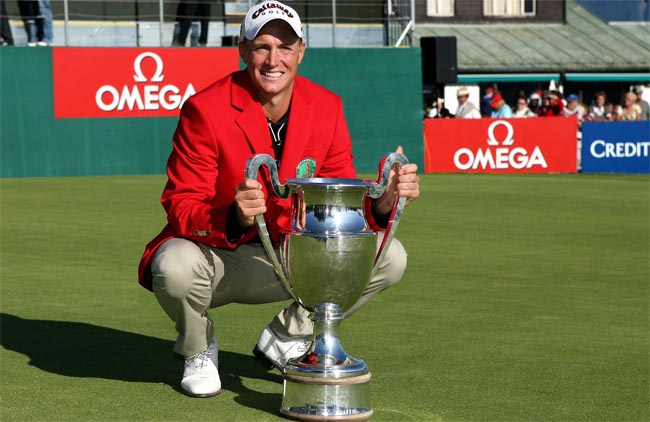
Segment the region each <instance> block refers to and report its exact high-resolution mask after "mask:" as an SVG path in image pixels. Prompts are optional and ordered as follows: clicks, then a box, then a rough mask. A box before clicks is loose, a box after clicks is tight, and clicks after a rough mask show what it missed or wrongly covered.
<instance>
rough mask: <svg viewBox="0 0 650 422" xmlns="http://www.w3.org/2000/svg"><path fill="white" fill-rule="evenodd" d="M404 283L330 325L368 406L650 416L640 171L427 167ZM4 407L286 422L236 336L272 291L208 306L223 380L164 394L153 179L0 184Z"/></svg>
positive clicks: (166, 361) (43, 412) (645, 221)
mask: <svg viewBox="0 0 650 422" xmlns="http://www.w3.org/2000/svg"><path fill="white" fill-rule="evenodd" d="M421 181H422V198H420V199H419V200H418V201H416V202H415V203H414V204H413V205H412V206H411V207H409V208H408V209H407V210H406V212H405V213H404V217H403V220H402V223H401V224H400V227H399V229H398V234H397V236H398V237H399V238H400V240H401V241H402V242H403V243H404V245H405V246H406V248H407V250H408V252H409V267H408V270H407V273H406V274H405V276H404V279H403V280H402V282H401V283H400V284H399V285H398V286H396V287H394V288H392V289H390V290H388V291H386V292H384V293H383V294H381V295H379V296H378V297H377V298H376V299H375V300H374V301H373V302H372V303H371V304H369V305H368V306H367V307H365V308H364V309H362V310H361V311H360V312H358V313H357V314H356V315H355V316H354V317H352V318H350V319H349V320H346V321H345V322H344V323H343V324H342V326H341V332H340V334H341V341H342V343H343V345H344V346H345V347H346V349H347V351H348V352H349V353H350V354H352V355H353V356H357V357H360V358H363V359H364V360H365V361H366V362H367V363H368V365H369V367H370V369H371V371H372V373H373V379H372V391H373V393H372V399H373V407H374V410H375V416H374V417H373V420H376V421H472V420H473V421H527V420H530V421H648V420H649V419H650V411H649V397H650V392H649V385H650V365H649V363H650V357H649V346H650V318H649V309H650V299H649V297H650V296H649V283H650V281H649V265H650V264H649V258H650V252H649V245H650V239H649V237H650V228H649V220H650V217H649V216H650V211H649V206H650V198H649V196H650V195H649V193H650V183H649V179H648V177H647V176H614V175H606V176H600V175H531V176H515V175H509V176H491V175H423V176H422V177H421ZM0 183H1V185H0V189H1V190H0V201H1V204H0V205H1V209H0V211H1V214H0V218H1V220H0V222H1V227H0V228H1V238H0V241H1V243H0V251H1V257H0V258H1V261H0V266H1V267H0V268H1V273H0V283H1V290H0V312H1V315H0V322H1V331H0V340H1V344H2V348H1V349H0V352H1V355H0V384H1V390H0V394H1V395H0V399H1V403H0V419H1V420H3V421H23V420H29V421H31V420H43V421H50V420H52V421H54V420H61V421H64V420H65V421H99V420H102V421H146V420H151V421H176V420H178V421H180V420H216V421H235V420H236V421H256V422H259V421H273V420H281V417H280V415H279V413H278V409H279V407H280V404H281V395H282V384H281V377H280V375H279V373H277V372H266V371H264V370H263V368H261V367H260V366H258V365H257V364H256V363H255V362H254V361H253V359H252V357H251V355H250V351H251V349H252V346H253V345H254V343H255V341H256V339H257V335H258V334H259V330H261V329H262V327H264V325H265V324H266V323H267V322H268V321H269V320H270V318H271V317H272V316H273V315H274V314H275V312H276V311H277V310H278V308H279V306H280V305H282V304H268V305H259V306H247V305H230V306H226V307H223V308H220V309H216V310H213V311H212V316H213V318H214V319H215V321H216V326H217V331H216V334H217V336H218V339H219V343H220V347H221V355H220V359H221V362H222V364H221V376H222V380H223V386H224V391H223V392H222V394H221V395H220V396H218V397H215V398H210V399H191V398H188V397H186V396H184V395H183V394H181V393H180V392H179V386H178V384H179V381H180V374H181V370H182V362H180V361H178V360H175V359H174V358H173V356H172V352H171V346H172V341H173V339H174V337H175V333H174V331H173V326H172V324H171V322H170V321H169V320H168V319H167V317H166V316H165V315H164V314H163V312H162V310H161V309H160V308H159V306H158V304H157V302H156V300H155V298H154V297H153V295H152V294H151V293H149V292H147V291H146V290H144V289H142V288H141V287H139V286H138V285H137V282H136V267H137V263H138V260H139V257H140V254H141V252H142V250H143V248H144V245H145V243H146V242H147V241H149V239H150V238H151V237H153V235H155V234H156V233H157V232H158V230H160V228H161V227H162V225H163V223H164V221H165V216H164V214H163V212H162V208H161V207H160V205H159V202H158V200H159V195H160V192H161V189H162V187H163V184H164V178H163V177H161V176H133V177H125V176H124V177H122V176H120V177H117V176H116V177H88V178H52V179H3V180H0Z"/></svg>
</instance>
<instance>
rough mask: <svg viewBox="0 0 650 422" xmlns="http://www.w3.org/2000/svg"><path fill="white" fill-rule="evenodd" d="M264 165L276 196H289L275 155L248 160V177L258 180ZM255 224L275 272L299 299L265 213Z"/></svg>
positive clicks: (289, 191) (257, 216) (260, 215)
mask: <svg viewBox="0 0 650 422" xmlns="http://www.w3.org/2000/svg"><path fill="white" fill-rule="evenodd" d="M262 165H265V166H266V167H267V168H268V169H269V173H270V175H271V184H272V185H273V193H274V194H275V196H277V197H278V198H281V199H285V198H287V197H289V193H291V190H290V189H289V186H288V185H282V184H280V180H279V179H278V166H277V165H276V164H275V160H274V159H273V157H271V156H270V155H268V154H257V155H254V156H253V157H251V158H249V159H248V161H246V174H245V176H246V178H247V179H252V180H257V177H258V175H259V169H260V167H261V166H262ZM255 225H256V226H257V233H258V234H259V235H260V240H261V241H262V246H264V250H265V251H266V255H267V256H268V257H269V259H270V260H271V264H273V268H275V272H276V273H277V275H278V277H279V278H280V281H281V282H282V284H283V285H284V287H285V288H286V289H287V291H288V292H289V293H290V294H291V296H292V297H293V298H294V300H296V301H298V299H297V298H296V297H295V296H294V294H293V292H292V289H291V288H290V285H289V282H288V281H287V277H286V275H285V274H284V270H283V269H282V264H280V261H279V260H278V256H277V255H276V253H275V249H274V248H273V243H272V242H271V236H270V235H269V230H268V228H267V227H266V222H265V221H264V215H263V214H258V215H256V216H255Z"/></svg>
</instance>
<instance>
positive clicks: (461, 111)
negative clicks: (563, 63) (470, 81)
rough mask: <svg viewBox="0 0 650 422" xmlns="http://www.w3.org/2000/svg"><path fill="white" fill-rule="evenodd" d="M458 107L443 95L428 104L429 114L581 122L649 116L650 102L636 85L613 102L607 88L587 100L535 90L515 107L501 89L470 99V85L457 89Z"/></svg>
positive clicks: (490, 90)
mask: <svg viewBox="0 0 650 422" xmlns="http://www.w3.org/2000/svg"><path fill="white" fill-rule="evenodd" d="M456 94H457V98H458V104H459V107H458V110H457V111H456V113H455V114H452V113H450V112H449V110H448V109H447V108H445V107H444V99H443V98H441V97H440V98H434V99H433V101H432V102H431V104H427V105H425V110H424V116H425V117H426V118H454V117H457V118H480V117H492V118H495V117H499V118H509V117H514V118H530V117H554V116H567V117H570V116H575V117H576V118H577V120H578V124H579V125H581V124H582V122H585V121H634V120H650V105H649V104H648V102H647V101H645V100H644V99H643V85H636V86H634V87H633V89H631V90H630V91H629V92H627V93H625V95H623V98H622V99H621V103H620V104H617V103H612V102H610V101H609V100H608V98H607V94H606V93H605V92H604V91H600V92H597V93H596V95H594V98H593V99H591V100H590V101H589V103H588V104H587V103H586V102H584V101H583V99H581V98H580V97H579V96H578V95H577V94H573V93H572V94H569V95H567V96H564V95H563V93H562V92H561V91H559V90H546V91H535V92H532V93H530V95H528V96H526V95H525V94H523V93H521V94H520V95H519V96H518V97H517V98H516V103H515V105H514V107H512V106H510V105H509V104H508V103H507V101H506V99H505V98H504V96H503V95H502V93H501V92H498V91H496V92H495V91H494V89H493V88H491V87H488V88H486V90H485V92H484V95H483V96H482V97H481V100H480V104H479V105H476V104H473V103H471V102H470V101H469V100H468V98H469V89H468V88H467V87H460V88H459V89H458V90H457V91H456Z"/></svg>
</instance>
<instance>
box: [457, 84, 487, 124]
mask: <svg viewBox="0 0 650 422" xmlns="http://www.w3.org/2000/svg"><path fill="white" fill-rule="evenodd" d="M456 97H457V98H458V109H457V110H456V117H460V118H463V119H480V118H481V112H480V111H479V109H478V107H476V106H475V105H474V104H473V103H471V102H469V89H467V88H466V87H461V88H459V89H458V91H456Z"/></svg>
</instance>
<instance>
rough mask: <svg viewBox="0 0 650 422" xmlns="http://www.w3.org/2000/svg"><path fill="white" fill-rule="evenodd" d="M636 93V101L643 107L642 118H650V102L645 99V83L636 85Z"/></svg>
mask: <svg viewBox="0 0 650 422" xmlns="http://www.w3.org/2000/svg"><path fill="white" fill-rule="evenodd" d="M634 93H635V94H636V96H637V100H636V103H637V105H638V106H639V107H641V120H650V104H648V102H647V101H646V100H644V99H643V85H637V86H635V87H634Z"/></svg>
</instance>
